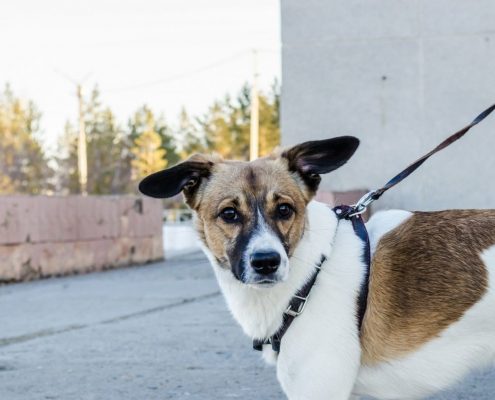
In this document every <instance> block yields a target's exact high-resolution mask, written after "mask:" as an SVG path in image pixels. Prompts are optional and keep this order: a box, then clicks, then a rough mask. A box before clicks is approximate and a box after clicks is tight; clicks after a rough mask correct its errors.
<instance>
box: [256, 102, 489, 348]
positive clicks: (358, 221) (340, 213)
mask: <svg viewBox="0 0 495 400" xmlns="http://www.w3.org/2000/svg"><path fill="white" fill-rule="evenodd" d="M493 110H495V104H494V105H492V106H490V107H488V108H487V109H486V110H485V111H483V112H482V113H481V114H479V115H478V116H477V117H476V118H475V119H474V120H473V121H472V122H471V123H470V124H469V125H467V126H465V127H464V128H462V129H461V130H459V131H457V132H456V133H454V134H453V135H451V136H449V137H448V138H447V139H445V140H444V141H443V142H442V143H440V144H439V145H438V146H437V147H435V148H434V149H433V150H431V151H430V152H429V153H427V154H425V155H424V156H422V157H420V158H419V159H417V160H416V161H415V162H413V163H412V164H410V165H409V166H408V167H406V168H405V169H404V170H402V171H401V172H399V173H398V174H397V175H395V176H394V177H393V178H392V179H390V180H389V181H388V182H387V183H386V184H385V185H384V186H382V187H381V188H379V189H375V190H372V191H370V192H368V193H366V194H365V195H364V196H363V197H361V198H360V199H359V200H358V202H357V203H356V204H354V205H340V206H337V207H334V208H333V209H332V210H333V212H334V213H335V215H336V216H337V219H338V220H339V221H340V220H344V219H345V220H348V221H350V222H351V223H352V227H353V229H354V233H355V234H356V235H357V236H358V237H359V238H360V239H361V240H362V241H363V244H364V246H363V254H362V259H363V263H364V264H365V267H366V271H365V275H364V278H363V282H362V284H361V290H360V293H359V296H358V301H357V302H358V304H357V319H358V328H359V331H360V332H361V327H362V324H363V320H364V314H365V313H366V308H367V306H368V292H369V278H370V271H371V250H370V240H369V235H368V231H367V230H366V225H365V223H364V220H363V218H362V214H363V213H364V212H365V211H366V210H367V209H368V207H369V206H370V205H371V203H373V202H374V201H376V200H378V199H379V198H380V197H381V196H382V195H383V194H384V193H385V192H386V191H387V190H389V189H391V188H392V187H394V186H395V185H397V184H398V183H400V182H401V181H403V180H404V179H405V178H407V177H408V176H409V175H411V174H412V173H413V172H414V171H416V170H417V169H418V168H419V167H420V166H421V165H422V164H423V163H424V162H425V161H426V160H428V159H429V158H430V157H431V156H433V155H434V154H436V153H438V152H439V151H441V150H443V149H445V148H446V147H448V146H450V145H451V144H452V143H454V142H456V141H457V140H459V139H460V138H462V137H463V136H464V135H465V134H466V133H467V132H468V131H469V130H470V129H471V128H472V127H473V126H475V125H477V124H479V123H480V122H481V121H483V120H484V119H485V118H486V117H488V116H489V115H490V114H491V113H492V111H493ZM325 260H326V258H325V257H324V256H322V259H321V261H320V263H319V264H318V265H316V267H315V271H314V272H313V275H312V276H311V278H310V280H309V281H308V282H307V283H306V284H305V285H304V286H303V287H302V288H301V289H299V290H298V292H297V293H296V295H295V296H294V297H293V298H292V299H291V301H290V303H289V306H288V307H287V309H286V310H285V312H284V319H283V322H282V325H281V327H280V328H279V330H278V331H277V332H276V333H275V334H274V335H273V336H271V337H269V338H266V339H261V340H258V339H255V340H253V348H254V349H255V350H259V351H262V350H263V345H264V344H271V345H272V349H273V351H275V352H277V353H278V352H279V351H280V343H281V341H282V337H283V336H284V334H285V333H286V332H287V330H288V329H289V326H290V325H291V324H292V322H293V321H294V319H295V318H296V317H298V316H299V315H300V314H301V313H302V312H303V311H304V307H305V305H306V302H307V299H308V296H309V294H310V292H311V289H312V287H313V285H314V284H315V282H316V278H317V277H318V274H319V272H320V270H321V267H322V265H323V263H324V262H325Z"/></svg>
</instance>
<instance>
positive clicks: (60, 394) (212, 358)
mask: <svg viewBox="0 0 495 400" xmlns="http://www.w3.org/2000/svg"><path fill="white" fill-rule="evenodd" d="M0 310H1V313H0V399H1V400H21V399H22V400H26V399H28V400H30V399H63V400H71V399H84V400H89V399H95V400H99V399H102V400H113V399H115V400H128V399H129V400H137V399H139V400H141V399H145V400H147V399H150V400H153V399H191V400H199V399H201V400H208V399H231V398H232V399H245V400H248V399H263V400H272V399H283V398H284V397H283V395H282V393H281V392H280V390H279V388H278V384H277V382H276V379H275V371H274V370H273V369H272V368H270V367H266V366H265V365H264V364H263V362H262V361H261V360H260V359H259V355H258V354H257V353H255V352H253V351H251V350H250V342H249V340H247V338H245V337H244V336H243V335H242V333H241V331H240V329H239V328H238V327H237V326H236V325H235V323H234V322H233V320H232V318H231V317H230V315H229V313H228V312H227V310H226V308H225V306H224V303H223V299H222V298H221V296H220V295H219V292H218V288H217V286H216V283H215V281H214V279H213V277H212V274H211V271H210V267H209V266H208V265H207V264H206V262H205V260H204V258H203V257H202V256H201V255H198V254H193V255H189V256H182V257H181V259H180V260H179V259H176V260H175V261H174V260H171V261H167V262H166V263H159V264H154V265H149V266H145V267H137V268H128V269H123V270H116V271H109V272H103V273H96V274H91V275H85V276H74V277H68V278H61V279H51V280H45V281H39V282H32V283H26V284H17V285H9V286H3V287H0ZM494 394H495V373H493V372H492V373H485V374H479V375H477V376H475V377H472V378H470V379H469V380H468V381H467V382H465V383H463V385H462V386H461V387H460V388H458V389H457V390H455V391H453V392H449V393H446V394H444V395H442V396H440V397H437V398H436V399H442V400H447V399H448V400H461V399H484V400H488V399H493V398H494V397H495V395H494Z"/></svg>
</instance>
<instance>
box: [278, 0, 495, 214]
mask: <svg viewBox="0 0 495 400" xmlns="http://www.w3.org/2000/svg"><path fill="white" fill-rule="evenodd" d="M281 10H282V44H283V47H282V110H281V113H282V121H281V123H282V142H283V144H284V145H292V144H295V143H298V142H302V141H305V140H311V139H322V138H328V137H333V136H339V135H354V136H357V137H359V138H360V139H361V147H360V149H358V151H357V152H356V154H355V155H354V157H353V159H352V160H351V161H350V162H349V163H348V164H347V165H346V166H344V167H343V168H341V169H340V170H338V171H336V172H334V173H333V174H330V175H329V176H328V177H325V179H324V181H323V186H322V187H323V188H324V189H333V190H350V189H356V188H375V187H378V186H381V185H383V184H384V183H385V182H386V181H387V180H388V179H389V178H391V177H392V176H393V175H395V174H396V173H398V172H399V171H400V170H401V169H402V168H404V167H405V166H406V165H408V164H409V163H410V162H412V161H414V160H415V159H416V158H418V157H419V156H421V155H422V154H424V153H426V152H427V151H429V150H430V149H431V148H433V147H434V146H436V145H437V144H438V143H439V142H440V141H441V140H443V139H444V138H445V137H447V136H448V135H450V134H451V133H453V132H454V131H456V130H458V129H460V128H461V127H463V126H465V125H467V124H468V123H469V122H470V121H471V119H472V118H474V117H475V116H476V115H477V114H478V113H479V112H481V111H482V110H483V109H484V108H486V107H488V106H489V105H490V104H492V103H494V102H495V1H494V0H345V1H344V0H304V1H302V0H281ZM494 150H495V115H494V116H490V117H489V119H487V120H485V121H484V122H483V123H482V125H479V126H478V127H475V128H473V130H472V131H471V132H470V133H469V134H468V136H467V137H465V138H464V139H461V141H459V142H457V143H456V144H454V145H452V146H451V147H450V148H448V149H447V150H444V151H443V152H442V153H440V154H439V155H437V156H435V158H432V159H430V160H429V161H427V162H426V163H425V164H424V165H423V167H421V168H420V170H418V171H417V172H416V173H414V174H413V175H412V176H410V177H409V178H408V179H407V180H406V181H404V182H403V183H401V184H400V186H398V187H396V188H394V189H391V190H390V191H389V192H388V193H386V194H385V195H384V196H383V197H382V199H381V200H380V201H379V202H377V203H375V204H376V206H375V207H376V208H375V209H381V208H405V209H411V210H435V209H444V208H495V157H494Z"/></svg>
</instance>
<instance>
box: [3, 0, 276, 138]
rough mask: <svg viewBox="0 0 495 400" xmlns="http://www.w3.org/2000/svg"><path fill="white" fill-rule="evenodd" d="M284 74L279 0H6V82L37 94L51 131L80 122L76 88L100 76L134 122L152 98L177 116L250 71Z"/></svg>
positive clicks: (263, 81)
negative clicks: (255, 59) (255, 60)
mask: <svg viewBox="0 0 495 400" xmlns="http://www.w3.org/2000/svg"><path fill="white" fill-rule="evenodd" d="M253 48H256V49H259V50H260V52H259V56H258V68H259V73H260V86H261V88H262V89H263V88H268V86H269V84H270V83H271V82H272V81H273V79H274V77H278V78H279V79H280V16H279V1H278V0H86V1H84V2H82V1H78V2H76V1H68V0H2V3H1V5H0V49H1V54H2V56H1V61H0V85H1V86H2V87H3V85H4V84H5V83H6V82H9V83H10V84H11V86H12V88H13V90H14V92H15V93H16V94H17V95H19V96H21V97H24V98H29V99H32V100H33V101H34V102H35V103H36V104H37V105H38V107H39V108H40V109H41V111H42V113H43V117H42V128H43V131H44V139H45V141H46V142H47V143H48V144H49V145H53V144H54V143H55V142H56V139H57V137H58V136H59V135H60V134H61V133H62V130H63V126H64V123H65V121H66V120H67V119H70V120H71V121H73V122H76V117H77V102H76V97H75V96H74V93H75V88H74V86H73V85H72V84H71V83H70V82H69V80H68V79H67V78H65V77H64V76H63V75H67V76H69V77H72V79H74V80H80V79H82V78H84V77H85V76H87V75H88V74H89V77H88V78H87V80H86V81H85V86H86V87H87V88H89V89H91V88H92V87H93V85H94V84H95V83H98V85H99V87H100V91H101V94H102V100H103V101H104V103H105V104H108V105H109V106H110V107H111V108H112V109H113V111H114V112H115V113H116V114H117V118H118V120H119V121H120V122H121V123H126V122H127V117H129V116H130V115H131V113H132V112H133V111H135V110H136V109H137V108H138V107H139V106H141V105H142V104H144V103H146V104H148V105H149V106H151V107H152V108H153V109H154V110H156V111H159V112H161V111H163V112H164V114H165V116H166V118H167V120H168V121H169V122H171V123H175V121H176V120H177V114H178V112H179V110H180V108H181V107H182V106H185V107H186V108H187V110H188V111H190V113H191V114H193V115H197V114H201V113H202V112H204V111H206V109H207V107H208V105H209V104H210V103H211V102H212V100H214V99H216V98H219V97H222V96H223V95H224V94H225V93H226V92H230V93H235V92H236V91H237V90H238V89H239V88H240V86H241V85H242V83H243V82H245V81H247V80H250V79H251V76H252V69H253V62H252V54H251V53H252V52H251V49H253Z"/></svg>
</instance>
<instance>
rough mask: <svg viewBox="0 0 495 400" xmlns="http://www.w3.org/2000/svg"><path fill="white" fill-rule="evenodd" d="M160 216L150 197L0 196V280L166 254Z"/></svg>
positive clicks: (77, 270) (121, 263) (109, 265)
mask: <svg viewBox="0 0 495 400" xmlns="http://www.w3.org/2000/svg"><path fill="white" fill-rule="evenodd" d="M162 215H163V214H162V205H161V202H160V201H157V200H153V199H149V198H137V197H118V196H115V197H113V196H101V197H100V196H98V197H97V196H88V197H81V196H68V197H46V196H32V197H29V196H9V197H0V282H2V281H19V280H29V279H35V278H40V277H48V276H56V275H64V274H71V273H82V272H88V271H93V270H101V269H105V268H113V267H119V266H124V265H129V264H136V263H145V262H149V261H153V260H159V259H162V258H163V245H162Z"/></svg>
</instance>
